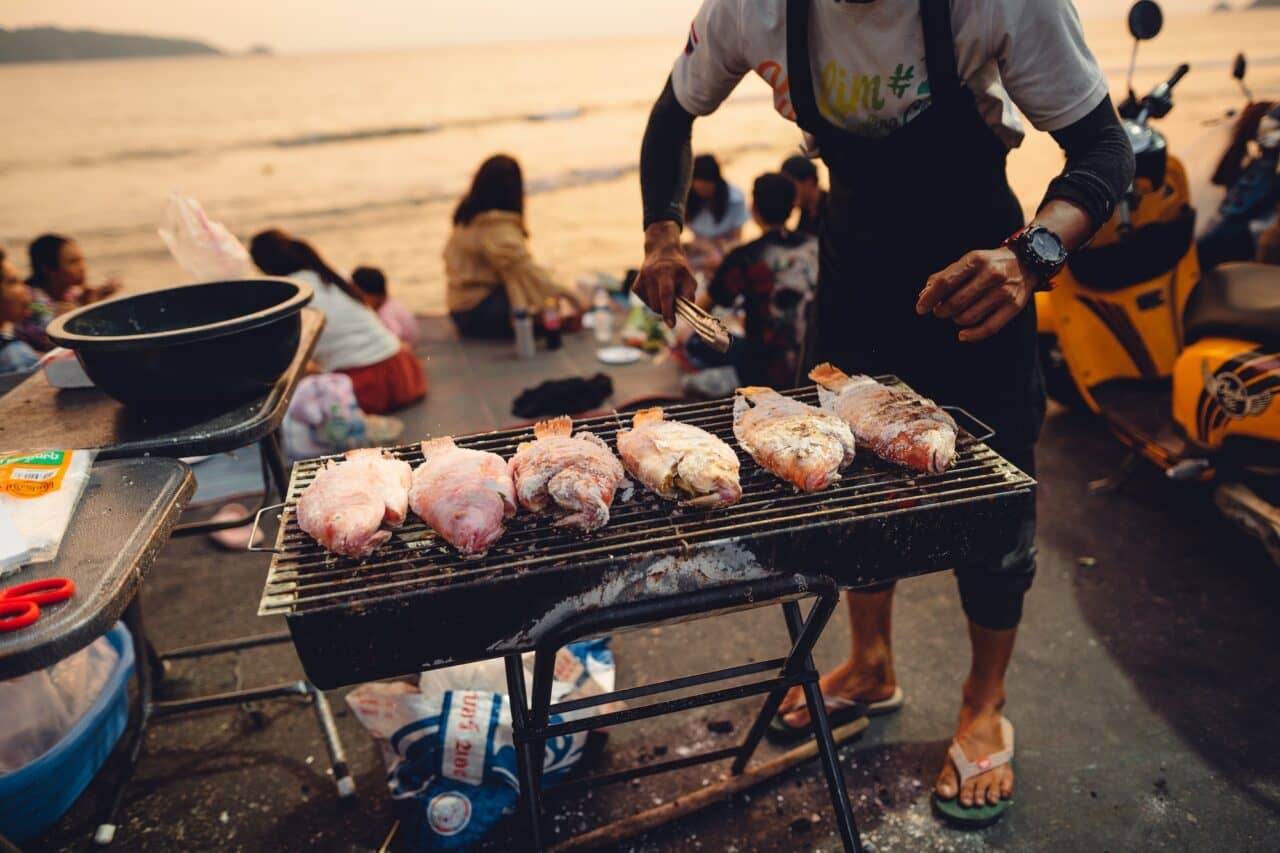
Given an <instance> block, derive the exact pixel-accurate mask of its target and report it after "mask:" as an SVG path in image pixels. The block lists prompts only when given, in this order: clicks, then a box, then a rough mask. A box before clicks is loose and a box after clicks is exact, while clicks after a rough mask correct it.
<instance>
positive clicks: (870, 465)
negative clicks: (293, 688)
mask: <svg viewBox="0 0 1280 853" xmlns="http://www.w3.org/2000/svg"><path fill="white" fill-rule="evenodd" d="M881 381H884V382H887V383H891V384H896V383H897V382H898V380H896V379H894V378H892V377H884V378H882V380H881ZM784 393H786V394H787V395H788V396H792V397H794V398H796V399H798V400H801V401H803V402H806V403H810V404H816V403H817V390H816V388H815V387H813V386H810V387H806V388H800V389H796V390H794V391H788V392H784ZM666 411H667V416H668V417H669V418H670V419H672V420H678V421H683V422H685V423H690V424H694V425H696V426H700V427H702V428H703V429H706V430H708V431H709V432H712V433H714V434H715V435H718V436H720V437H721V438H723V439H724V440H726V441H727V442H728V443H729V445H730V446H731V447H734V448H735V449H736V450H737V452H738V454H739V457H740V459H741V462H742V475H741V482H742V487H743V496H742V499H741V500H740V501H739V502H738V503H737V504H734V505H733V506H731V507H727V508H723V509H716V510H696V509H690V508H684V507H679V506H677V505H675V504H673V503H671V502H668V501H664V500H662V499H661V498H659V497H657V496H656V495H652V494H650V493H648V492H645V491H644V490H643V489H642V488H639V487H637V490H636V493H635V494H634V496H632V497H631V498H630V499H629V500H617V499H615V502H614V505H613V510H612V516H611V519H610V522H609V524H608V525H607V526H606V527H605V528H603V529H601V530H599V531H596V532H594V533H592V534H585V535H584V534H581V533H577V532H573V531H568V530H565V529H563V528H556V527H553V526H551V525H550V524H549V523H548V519H546V518H544V517H539V516H535V515H533V514H530V513H527V512H521V513H520V514H519V515H518V516H517V517H516V518H515V519H514V520H512V521H511V522H510V523H509V524H508V526H507V532H506V535H505V536H504V537H503V538H502V540H501V541H500V542H499V543H498V544H497V545H496V546H495V547H494V548H492V549H491V550H490V551H489V553H488V554H487V555H485V556H484V557H483V558H479V559H474V558H473V559H464V558H461V557H459V556H458V555H457V553H456V552H455V551H454V550H453V549H452V548H451V547H450V546H448V545H447V544H445V543H444V542H443V541H442V540H441V539H439V538H438V537H437V536H436V535H435V534H434V533H433V532H432V531H431V530H430V529H429V528H427V527H426V526H425V525H424V524H422V522H420V521H418V520H417V519H412V520H411V521H409V522H407V523H406V524H405V526H404V527H402V528H401V529H400V530H399V531H397V532H396V534H395V535H394V536H393V537H392V539H391V540H390V542H388V543H387V544H386V545H384V546H383V547H382V548H380V549H379V550H378V551H377V552H376V553H375V554H373V555H372V556H370V557H368V558H365V559H363V560H357V559H352V558H347V557H340V556H337V555H334V554H330V553H328V552H326V551H324V550H323V549H322V548H321V547H320V546H319V545H317V544H316V543H315V542H314V541H312V540H311V539H310V537H308V536H307V535H306V534H305V533H303V532H302V530H301V529H299V527H298V525H297V518H296V512H295V507H296V503H297V499H298V496H299V495H300V494H301V492H302V491H303V490H304V489H305V488H306V487H307V486H308V485H309V484H310V483H311V481H312V480H313V479H314V477H315V475H316V472H317V471H318V469H319V467H320V465H321V464H322V462H323V461H324V460H322V459H315V460H309V461H306V462H300V463H298V464H296V465H295V466H294V468H293V474H292V478H291V482H290V486H289V492H288V496H287V500H286V502H285V505H284V508H283V511H282V514H281V524H280V528H279V532H278V533H277V537H276V543H275V548H274V549H273V550H274V551H275V554H274V556H273V558H272V560H271V566H270V570H269V572H268V576H267V583H266V588H265V590H264V592H263V595H262V601H261V605H260V608H259V613H260V614H262V615H270V614H282V615H284V616H285V618H286V621H287V622H288V626H289V631H290V633H291V634H292V636H293V640H294V644H295V646H296V648H297V652H298V657H299V658H300V659H301V661H302V665H303V668H304V669H305V670H306V673H307V676H308V677H309V678H310V679H311V681H312V682H313V683H315V684H316V685H318V686H320V687H322V688H326V689H330V688H336V687H340V686H343V685H347V684H352V683H356V682H362V681H369V680H374V679H379V678H387V677H393V676H398V675H404V674H407V673H416V672H419V671H421V670H425V669H433V668H437V667H443V666H451V665H454V664H458V663H464V662H468V661H475V660H485V659H491V658H495V657H505V658H506V659H507V664H508V680H509V682H510V692H511V696H512V715H513V724H514V728H515V739H516V742H517V744H518V745H519V746H520V758H521V773H522V779H523V784H522V797H523V802H524V804H525V808H526V810H527V812H528V814H529V815H530V820H531V822H532V829H531V832H532V834H531V835H530V839H531V841H530V844H531V846H532V847H533V848H535V849H541V845H542V841H541V833H540V831H539V827H538V824H539V821H538V819H537V816H538V815H539V814H540V807H539V802H538V799H539V794H538V791H539V788H540V767H541V761H540V760H539V759H540V757H541V750H542V743H543V742H544V741H545V739H546V738H547V737H551V736H556V735H562V734H567V733H570V732H572V731H575V730H579V731H580V730H584V729H587V728H596V727H601V726H603V725H610V724H616V723H620V722H628V721H631V720H634V719H639V718H642V717H647V716H655V715H658V714H662V713H669V712H672V711H675V710H684V709H688V708H692V707H697V706H699V705H704V704H710V703H712V702H722V701H727V700H729V699H736V698H740V697H742V696H749V695H758V694H764V693H767V694H768V699H767V700H766V703H765V706H764V708H763V709H762V711H761V714H760V716H759V717H758V718H757V720H756V722H755V724H754V725H753V726H752V729H751V731H750V733H749V734H748V736H747V739H746V741H745V742H744V743H743V744H741V745H740V746H739V747H735V748H733V749H730V750H720V751H718V752H717V753H712V754H708V755H707V756H694V757H692V758H688V757H686V758H681V759H676V760H673V761H671V762H667V763H666V764H658V765H652V764H651V765H646V766H645V767H643V768H638V770H637V773H634V774H632V773H629V772H625V771H624V772H623V773H619V774H611V777H610V778H609V779H608V780H607V781H611V782H612V781H620V780H621V779H624V778H630V776H631V775H639V773H644V774H648V773H652V772H655V771H659V770H662V769H668V766H670V767H675V766H688V765H689V764H692V763H695V761H698V760H716V759H718V758H729V757H733V758H734V759H735V761H734V765H733V771H734V772H735V773H736V772H741V770H742V769H743V767H744V766H745V764H746V763H747V761H748V760H749V758H750V756H751V754H752V752H753V751H754V749H755V747H756V746H757V745H758V743H759V739H760V737H761V735H762V734H763V732H764V729H765V726H766V725H767V723H768V720H769V719H770V718H772V716H773V714H774V713H775V711H776V709H777V705H778V703H779V702H780V701H781V699H782V697H783V695H784V694H785V691H786V689H787V688H788V687H790V686H792V685H795V684H802V685H804V687H805V689H806V692H808V691H812V693H813V695H812V696H810V707H820V706H821V701H820V698H819V694H818V692H817V689H818V688H817V683H816V679H817V672H816V670H815V669H814V668H813V665H812V660H811V656H810V654H809V653H810V650H811V649H812V646H813V643H814V642H815V641H816V640H817V637H818V635H819V634H820V633H821V630H822V628H823V626H824V625H825V623H826V620H827V618H828V617H829V616H830V614H831V612H832V610H833V609H834V608H835V605H836V602H837V599H838V589H840V588H846V589H847V588H856V587H860V586H869V585H873V584H877V583H880V582H883V581H886V580H894V579H899V578H905V577H909V576H912V575H917V574H923V573H926V572H932V571H938V570H940V569H944V568H948V567H952V566H956V565H965V564H978V563H981V562H983V561H996V560H999V559H1000V558H1001V557H1002V556H1003V554H1004V552H1005V551H1007V550H1008V547H1009V545H1008V543H1010V542H1012V541H1016V537H1017V534H1018V529H1017V525H1018V520H1019V518H1020V517H1021V516H1022V512H1020V509H1021V508H1023V507H1025V505H1026V504H1028V503H1030V502H1031V501H1033V500H1034V486H1035V483H1034V481H1033V480H1032V479H1031V478H1030V477H1029V476H1027V475H1026V474H1024V473H1023V472H1022V471H1020V470H1019V469H1017V468H1016V467H1015V466H1013V465H1012V464H1010V463H1009V462H1007V461H1006V460H1004V459H1003V458H1001V457H1000V456H999V455H998V454H996V453H995V452H994V451H993V450H991V449H990V448H989V447H988V446H987V445H986V444H985V443H984V441H983V440H982V439H983V438H984V436H982V435H980V434H978V433H981V432H983V431H984V430H983V429H982V428H981V425H980V424H976V422H973V421H972V420H971V419H969V418H966V417H965V416H964V415H963V414H962V415H961V417H960V418H959V420H960V421H961V424H962V428H961V434H960V438H959V441H958V453H957V458H956V461H955V464H954V465H953V466H952V468H951V469H950V470H948V471H947V472H946V473H943V474H919V473H914V472H910V471H907V470H905V469H903V468H900V467H898V466H895V465H892V464H889V463H886V462H883V461H882V460H879V459H877V458H875V457H874V456H872V455H871V454H870V453H868V452H865V451H861V452H859V454H858V456H857V458H856V459H855V461H854V463H853V465H852V466H850V468H849V469H847V470H846V471H845V472H844V474H843V476H842V478H841V479H840V481H838V482H837V484H836V485H835V486H833V487H832V488H830V489H828V490H826V491H823V492H818V493H813V494H805V493H799V492H797V491H796V490H794V489H793V488H792V487H791V486H789V485H788V484H786V483H783V482H782V481H780V480H778V479H777V478H776V477H774V476H773V475H772V474H770V473H768V472H767V471H764V470H763V469H761V468H760V467H759V466H758V465H756V463H755V462H754V461H753V460H752V459H751V458H750V457H748V456H747V455H746V453H745V452H743V451H742V450H741V449H740V448H738V446H737V441H736V439H735V438H734V437H733V400H732V398H729V399H720V400H713V401H710V402H704V403H691V404H685V405H678V406H671V407H668V408H667V409H666ZM630 420H631V418H630V415H629V414H625V413H616V414H611V415H606V416H602V417H595V418H589V419H584V420H578V421H575V423H574V428H575V432H576V431H582V430H587V431H590V432H593V433H595V434H596V435H598V436H600V437H601V438H602V439H604V440H605V441H606V442H608V443H609V445H610V446H611V447H616V444H615V442H614V436H615V434H616V433H617V431H618V430H619V429H624V428H629V426H630ZM986 437H989V436H986ZM530 440H532V430H531V428H528V427H525V428H519V429H509V430H501V431H496V432H489V433H482V434H477V435H471V436H466V437H455V441H456V442H457V443H458V445H459V446H462V447H470V448H475V449H478V450H488V451H492V452H494V453H498V454H500V455H502V456H503V457H504V458H510V457H511V456H512V455H513V454H514V453H515V452H516V448H517V447H518V446H519V444H520V443H521V442H524V441H530ZM391 452H392V453H394V454H395V455H396V456H397V457H399V458H401V459H404V460H405V461H407V462H409V463H410V464H412V465H417V464H418V463H420V462H421V460H422V454H421V451H420V450H419V448H418V447H417V446H416V445H410V446H404V447H398V448H393V449H392V451H391ZM806 597H813V598H816V601H815V603H814V606H813V607H812V609H811V610H810V612H809V615H808V617H807V619H802V617H801V611H800V609H799V605H798V604H797V601H798V600H799V599H802V598H806ZM775 603H781V604H782V605H783V609H784V615H785V617H786V621H787V627H788V630H789V632H790V634H791V639H792V642H793V645H792V648H791V651H790V653H789V654H788V655H787V656H786V657H784V658H778V659H776V660H772V661H765V662H760V663H756V664H751V665H748V666H741V667H734V668H732V669H727V670H720V671H718V672H715V673H708V674H704V675H700V676H691V677H686V678H682V679H675V680H673V681H671V682H663V683H661V684H657V685H649V686H646V687H640V688H632V689H630V690H626V691H618V692H617V693H614V694H609V695H607V696H601V697H593V698H592V699H590V700H579V701H578V702H577V703H568V704H572V705H573V706H574V707H573V708H570V707H567V705H561V706H551V705H550V704H549V702H550V687H551V666H552V664H553V661H554V653H555V650H556V649H557V648H558V647H559V646H561V645H563V644H564V643H567V642H570V641H572V640H575V639H581V638H583V637H585V636H591V635H595V634H600V633H607V632H610V631H619V630H627V629H630V628H635V627H640V626H644V625H651V624H654V623H655V622H661V621H679V620H691V619H698V618H705V617H706V616H708V615H711V614H714V613H719V612H727V611H731V610H735V609H738V610H740V609H746V608H751V607H758V606H762V605H766V604H775ZM528 651H534V652H537V655H536V658H535V666H534V682H533V686H532V699H533V701H532V707H530V703H529V702H528V701H527V697H526V693H525V685H524V683H523V679H522V678H520V677H519V673H520V672H521V671H522V670H521V664H520V657H519V655H520V654H521V653H523V652H528ZM770 669H775V670H778V674H777V675H776V676H774V677H773V678H770V679H765V680H761V681H757V682H755V683H754V684H747V685H740V686H737V687H732V688H726V689H721V690H717V691H713V692H710V693H706V694H702V695H701V696H695V697H692V698H690V697H685V698H681V699H677V700H669V701H666V702H658V703H654V704H651V705H647V706H644V707H642V708H630V709H628V710H624V711H620V712H614V713H611V714H604V715H601V716H597V717H594V718H591V719H589V720H584V721H580V722H578V723H559V724H552V723H551V714H553V713H556V712H557V711H558V710H559V711H568V710H573V709H575V708H581V707H583V706H584V705H602V704H604V703H606V702H608V701H611V700H612V699H614V698H626V699H628V700H634V699H636V698H639V697H643V696H650V695H654V694H657V693H661V692H665V691H671V690H675V689H686V688H690V687H695V686H698V685H701V684H706V683H710V682H712V681H717V680H725V679H730V678H742V677H744V676H750V675H753V674H759V673H761V672H765V671H767V670H770ZM815 724H816V728H817V731H818V739H819V753H820V755H821V756H822V759H823V768H824V771H825V773H826V776H827V781H828V785H829V786H830V787H831V792H832V797H833V803H834V805H835V809H836V816H837V825H838V827H839V828H840V830H841V835H842V837H843V838H844V840H845V844H846V847H847V848H848V849H853V850H856V849H860V845H859V842H858V840H857V831H856V827H855V826H854V823H853V818H852V815H851V813H850V812H849V808H848V802H847V798H846V797H845V796H844V793H843V792H844V788H843V777H841V776H840V771H839V767H838V764H837V763H836V760H835V757H834V747H833V746H832V745H831V733H830V729H829V726H828V725H827V721H826V719H825V714H822V713H819V714H816V715H815ZM575 726H576V727H577V728H575Z"/></svg>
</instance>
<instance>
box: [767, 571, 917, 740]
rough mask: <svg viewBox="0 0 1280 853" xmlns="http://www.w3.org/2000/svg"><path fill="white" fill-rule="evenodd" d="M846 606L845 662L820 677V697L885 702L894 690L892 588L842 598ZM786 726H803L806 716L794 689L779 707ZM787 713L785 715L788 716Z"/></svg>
mask: <svg viewBox="0 0 1280 853" xmlns="http://www.w3.org/2000/svg"><path fill="white" fill-rule="evenodd" d="M845 600H846V601H847V602H848V605H849V633H850V635H851V637H852V643H851V646H850V649H849V659H848V660H847V661H845V662H844V663H842V664H840V665H839V666H838V667H836V668H835V669H833V670H831V671H830V672H828V673H827V674H826V675H824V676H822V681H821V682H820V683H821V686H822V693H823V695H824V696H833V697H835V696H838V697H840V698H842V699H854V700H857V701H860V702H876V701H879V700H881V699H888V698H889V697H890V696H892V695H893V691H894V688H896V687H897V686H898V677H897V675H896V674H894V671H893V644H892V642H891V639H890V629H891V627H892V624H891V623H892V615H893V584H886V585H885V586H883V587H881V588H878V589H875V590H872V591H864V592H850V593H848V594H847V595H846V596H845ZM779 711H780V713H782V714H784V717H783V719H784V720H785V721H786V724H787V725H789V726H796V727H800V726H805V725H807V724H808V722H809V712H808V710H806V708H805V703H804V694H803V693H802V692H801V691H800V688H798V687H794V688H792V689H791V692H789V693H788V694H787V697H786V698H785V699H784V700H782V705H781V706H779ZM788 712H789V713H788Z"/></svg>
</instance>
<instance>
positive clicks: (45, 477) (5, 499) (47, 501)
mask: <svg viewBox="0 0 1280 853" xmlns="http://www.w3.org/2000/svg"><path fill="white" fill-rule="evenodd" d="M94 455H95V451H92V450H45V451H41V452H38V453H3V452H0V577H3V576H4V575H6V574H10V573H12V572H16V571H17V570H18V569H20V568H22V567H23V566H25V565H27V564H29V563H43V562H48V561H49V560H52V559H53V558H55V557H57V556H58V548H59V547H60V546H61V545H62V537H63V534H65V533H66V531H67V525H68V524H70V522H71V515H72V513H74V512H75V508H76V504H77V503H79V502H80V495H81V494H82V493H83V492H84V487H85V486H86V485H87V484H88V482H89V469H90V468H91V467H92V466H93V457H94Z"/></svg>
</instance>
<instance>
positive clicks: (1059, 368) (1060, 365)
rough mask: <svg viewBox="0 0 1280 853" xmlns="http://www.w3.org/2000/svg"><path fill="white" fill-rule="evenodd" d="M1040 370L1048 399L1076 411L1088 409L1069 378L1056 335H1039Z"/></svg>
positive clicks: (1073, 381) (1069, 370)
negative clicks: (1042, 372) (1042, 373)
mask: <svg viewBox="0 0 1280 853" xmlns="http://www.w3.org/2000/svg"><path fill="white" fill-rule="evenodd" d="M1040 368H1041V370H1043V371H1044V389H1045V391H1046V392H1047V393H1048V394H1049V399H1051V400H1053V401H1054V402H1056V403H1058V404H1059V405H1062V406H1066V407H1067V408H1068V409H1075V410H1076V411H1084V410H1085V409H1087V408H1088V406H1087V405H1086V404H1085V402H1084V398H1083V397H1081V396H1080V389H1078V388H1076V383H1075V380H1073V379H1072V378H1071V369H1070V368H1069V367H1068V366H1067V359H1066V358H1065V357H1064V356H1063V355H1062V350H1061V349H1059V348H1058V337H1057V335H1040Z"/></svg>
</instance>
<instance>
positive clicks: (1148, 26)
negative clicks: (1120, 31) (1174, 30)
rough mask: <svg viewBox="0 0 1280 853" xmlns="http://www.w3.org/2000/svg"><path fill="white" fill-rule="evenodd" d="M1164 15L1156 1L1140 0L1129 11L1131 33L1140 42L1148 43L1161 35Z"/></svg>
mask: <svg viewBox="0 0 1280 853" xmlns="http://www.w3.org/2000/svg"><path fill="white" fill-rule="evenodd" d="M1163 26H1164V13H1163V12H1161V11H1160V6H1159V4H1157V3H1156V2H1155V0H1138V2H1137V3H1134V4H1133V8H1131V9H1130V10H1129V32H1130V33H1132V34H1133V37H1134V38H1136V39H1137V40H1138V41H1148V40H1149V39H1153V38H1155V37H1156V36H1158V35H1159V34H1160V29H1161V28H1162V27H1163Z"/></svg>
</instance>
